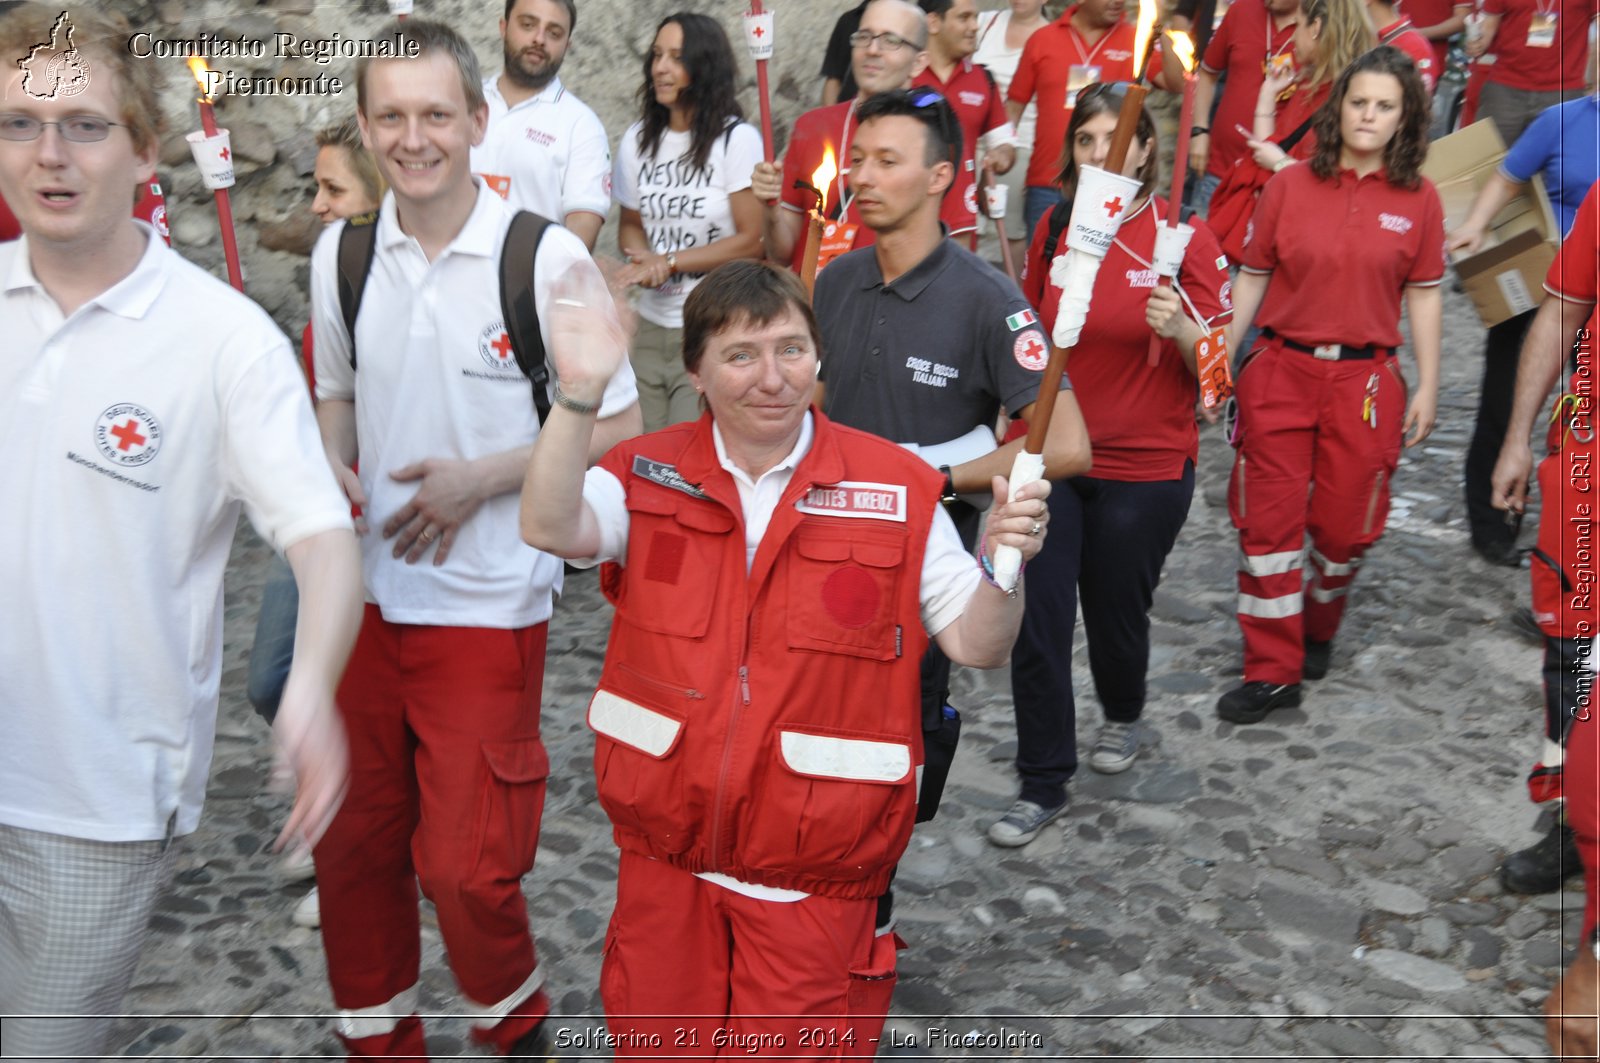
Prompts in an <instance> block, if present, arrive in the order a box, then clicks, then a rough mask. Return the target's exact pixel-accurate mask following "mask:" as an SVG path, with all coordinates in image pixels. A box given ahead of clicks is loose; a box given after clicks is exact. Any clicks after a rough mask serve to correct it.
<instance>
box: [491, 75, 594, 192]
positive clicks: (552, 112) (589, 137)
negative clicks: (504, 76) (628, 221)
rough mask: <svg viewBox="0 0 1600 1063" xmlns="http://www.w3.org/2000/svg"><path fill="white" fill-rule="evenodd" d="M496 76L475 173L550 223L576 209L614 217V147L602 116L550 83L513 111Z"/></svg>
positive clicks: (554, 80)
mask: <svg viewBox="0 0 1600 1063" xmlns="http://www.w3.org/2000/svg"><path fill="white" fill-rule="evenodd" d="M498 82H499V79H498V78H488V79H487V80H485V81H484V83H483V94H484V96H485V97H486V98H487V99H488V101H489V129H488V132H486V133H485V134H484V136H483V143H482V144H479V145H478V146H477V147H475V148H473V149H472V170H473V172H474V173H476V174H478V175H480V176H482V177H483V178H484V179H485V181H486V182H487V183H488V184H489V186H490V187H491V188H493V189H494V190H495V191H497V192H500V194H501V195H502V196H503V197H505V199H506V201H507V202H509V203H510V204H511V205H512V206H513V207H519V208H521V209H523V210H531V211H533V212H534V213H535V214H542V215H544V216H545V217H547V218H549V219H551V220H552V221H561V220H562V219H564V218H565V217H566V216H567V215H568V214H571V213H573V212H574V211H587V212H589V213H590V214H598V215H599V216H600V217H601V218H604V217H605V216H606V215H607V214H609V213H610V212H611V145H610V142H609V141H608V139H607V138H606V128H605V126H604V125H602V124H601V123H600V118H599V116H598V115H596V114H595V113H594V112H593V111H591V110H590V109H589V108H588V107H587V106H586V105H585V104H584V103H583V101H581V100H579V99H578V97H576V96H574V95H573V94H572V93H570V92H568V91H567V90H566V88H565V87H564V86H563V85H562V84H561V79H560V78H559V77H558V78H552V79H551V81H550V84H548V85H546V86H545V87H544V89H543V90H542V91H540V92H539V93H538V94H537V95H535V96H531V97H529V98H528V99H526V100H523V101H522V102H521V103H519V104H517V105H516V106H515V107H511V106H509V105H508V104H507V103H506V99H505V97H504V96H502V95H500V86H499V84H498Z"/></svg>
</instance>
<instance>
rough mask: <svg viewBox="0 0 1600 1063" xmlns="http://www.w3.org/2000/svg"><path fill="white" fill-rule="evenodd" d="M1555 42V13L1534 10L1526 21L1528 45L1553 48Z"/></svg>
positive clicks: (1530, 46)
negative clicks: (1530, 17) (1531, 16)
mask: <svg viewBox="0 0 1600 1063" xmlns="http://www.w3.org/2000/svg"><path fill="white" fill-rule="evenodd" d="M1555 43H1556V13H1555V12H1554V11H1535V12H1534V13H1533V18H1532V19H1531V20H1530V21H1529V22H1528V47H1529V48H1553V47H1555Z"/></svg>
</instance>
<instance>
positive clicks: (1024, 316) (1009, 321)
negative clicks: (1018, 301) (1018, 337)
mask: <svg viewBox="0 0 1600 1063" xmlns="http://www.w3.org/2000/svg"><path fill="white" fill-rule="evenodd" d="M1038 320H1039V319H1038V318H1037V317H1035V316H1034V313H1033V311H1032V310H1024V311H1022V313H1020V314H1012V315H1011V316H1010V317H1008V318H1006V328H1008V329H1010V330H1011V331H1012V332H1021V331H1022V330H1023V329H1025V328H1027V327H1028V326H1029V325H1031V324H1033V323H1034V322H1035V321H1038Z"/></svg>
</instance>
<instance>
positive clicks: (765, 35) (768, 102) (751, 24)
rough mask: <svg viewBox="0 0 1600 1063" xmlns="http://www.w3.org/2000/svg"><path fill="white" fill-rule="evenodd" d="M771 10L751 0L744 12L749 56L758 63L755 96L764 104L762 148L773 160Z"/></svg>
mask: <svg viewBox="0 0 1600 1063" xmlns="http://www.w3.org/2000/svg"><path fill="white" fill-rule="evenodd" d="M773 22H774V20H773V17H772V12H770V11H766V10H764V9H763V8H762V6H761V0H750V10H749V11H747V12H745V16H744V41H745V44H746V45H748V46H749V48H750V58H751V59H754V60H755V64H756V99H757V101H758V102H759V104H760V106H761V150H762V155H763V157H765V159H766V160H767V161H768V162H771V161H772V94H771V92H770V91H768V89H767V60H769V59H771V58H772V28H773Z"/></svg>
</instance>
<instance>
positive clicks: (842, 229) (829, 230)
mask: <svg viewBox="0 0 1600 1063" xmlns="http://www.w3.org/2000/svg"><path fill="white" fill-rule="evenodd" d="M860 231H861V225H860V223H858V222H853V221H830V222H828V223H827V224H826V225H824V226H823V227H822V240H821V242H820V243H818V244H817V272H819V273H820V272H822V269H823V267H825V266H826V265H827V264H828V263H829V262H832V261H833V260H834V259H836V258H838V257H839V256H840V255H842V254H844V253H845V252H846V251H848V250H850V249H851V248H853V247H855V246H856V233H858V232H860Z"/></svg>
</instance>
